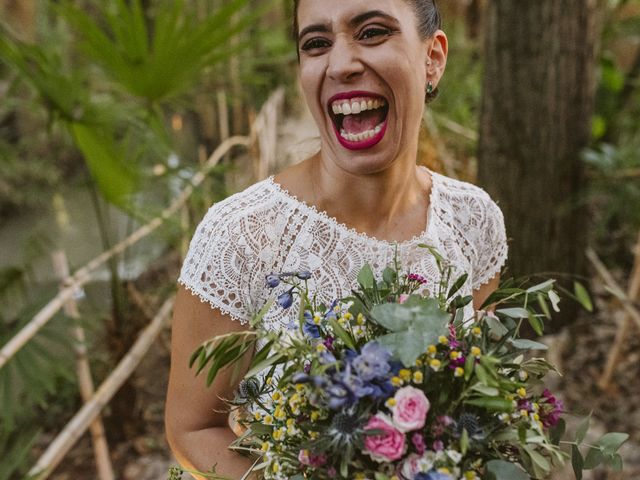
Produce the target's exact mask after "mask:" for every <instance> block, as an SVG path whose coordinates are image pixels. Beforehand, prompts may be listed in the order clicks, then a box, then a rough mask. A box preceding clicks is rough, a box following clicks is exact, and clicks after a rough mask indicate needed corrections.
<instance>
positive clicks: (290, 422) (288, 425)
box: [287, 418, 296, 427]
mask: <svg viewBox="0 0 640 480" xmlns="http://www.w3.org/2000/svg"><path fill="white" fill-rule="evenodd" d="M295 423H296V421H295V420H294V419H293V418H288V419H287V427H290V426H292V425H293V424H295Z"/></svg>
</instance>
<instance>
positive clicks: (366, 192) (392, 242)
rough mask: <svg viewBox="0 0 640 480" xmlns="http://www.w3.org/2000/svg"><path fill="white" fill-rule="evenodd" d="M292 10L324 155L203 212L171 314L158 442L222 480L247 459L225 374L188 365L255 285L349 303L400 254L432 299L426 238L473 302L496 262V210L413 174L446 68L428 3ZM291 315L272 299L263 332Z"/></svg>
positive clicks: (253, 298) (457, 188)
mask: <svg viewBox="0 0 640 480" xmlns="http://www.w3.org/2000/svg"><path fill="white" fill-rule="evenodd" d="M295 8H296V15H295V19H296V24H295V30H294V31H295V32H296V33H297V44H298V53H299V58H300V81H301V85H302V87H303V91H304V95H305V98H306V101H307V104H308V105H309V108H310V110H311V112H312V114H313V117H314V119H315V121H316V123H317V125H318V129H319V131H320V137H321V149H320V151H319V152H318V153H317V154H316V155H314V156H313V157H311V158H309V159H307V160H306V161H304V162H302V163H300V164H298V165H295V166H293V167H291V168H289V169H287V170H285V171H283V172H282V173H280V174H279V175H277V176H275V177H274V178H270V179H268V180H265V181H263V182H260V183H258V184H256V185H254V186H252V187H250V188H249V189H247V190H245V191H244V192H241V193H239V194H236V195H234V196H232V197H230V198H228V199H226V200H224V201H223V202H220V203H218V204H216V205H215V206H214V207H212V208H211V210H210V211H209V212H208V213H207V215H206V217H205V219H204V220H203V221H202V223H201V224H200V226H199V227H198V229H197V231H196V234H195V236H194V239H193V241H192V243H191V248H190V251H189V254H188V255H187V258H186V260H185V264H184V266H183V270H182V273H181V276H180V283H181V287H180V290H179V292H178V298H177V300H176V306H175V314H174V315H175V316H174V326H173V329H174V330H173V340H172V361H171V362H172V367H171V375H170V383H169V392H168V399H167V411H166V426H167V435H168V438H169V442H170V444H171V447H172V449H173V450H174V452H175V454H176V456H177V457H178V459H179V460H180V462H181V463H183V464H184V465H185V466H187V467H190V468H196V469H199V470H207V469H209V468H210V467H211V465H213V464H217V470H216V471H217V472H218V473H219V474H223V475H227V476H230V477H232V478H241V477H242V475H243V474H244V472H245V471H246V470H247V469H248V468H249V466H250V464H251V462H250V460H248V459H245V458H243V457H241V456H239V455H238V454H236V453H233V452H231V451H229V450H227V448H226V446H227V445H228V444H229V443H231V442H232V441H233V439H234V438H235V436H234V434H233V432H232V431H231V430H230V429H229V427H228V426H227V415H226V414H224V413H218V412H220V411H223V410H224V403H223V402H222V401H221V400H220V398H233V391H234V388H235V386H234V385H232V384H231V383H230V373H223V374H221V375H219V377H218V378H217V379H216V381H215V382H214V384H213V386H212V387H211V388H206V387H205V386H204V380H203V379H202V378H200V377H198V378H196V377H194V373H193V371H191V370H189V369H188V366H187V363H188V359H189V356H190V355H191V353H192V352H193V351H194V350H195V349H196V348H197V347H198V346H199V345H200V344H201V343H202V342H203V341H204V340H205V339H207V338H210V337H213V336H216V335H220V334H224V333H227V332H232V331H238V330H242V329H245V328H248V326H247V322H248V320H249V319H250V318H251V314H252V313H253V312H255V311H257V310H258V309H259V308H260V307H261V306H262V305H263V304H264V302H265V301H266V300H267V299H268V298H270V297H271V296H272V295H273V292H271V291H269V290H268V289H267V287H266V285H265V280H264V278H265V275H267V274H269V273H271V272H284V271H289V272H290V271H302V270H308V271H310V272H311V273H312V279H311V280H310V285H311V288H312V289H313V290H314V291H316V292H318V294H319V296H320V299H321V300H323V301H325V302H330V301H331V300H332V299H334V298H340V297H343V296H346V295H347V294H349V293H350V290H351V288H352V287H353V286H354V285H355V282H356V275H357V273H358V270H359V269H360V267H361V266H362V265H363V264H364V263H367V262H368V263H370V264H372V266H373V267H374V269H376V270H378V272H379V271H381V270H382V269H383V268H384V267H385V266H386V265H387V264H389V263H391V261H392V260H393V258H394V255H395V254H396V252H397V255H398V256H399V257H400V260H401V263H402V266H403V267H404V268H406V269H410V270H411V271H412V272H415V273H419V274H421V275H423V276H424V277H426V278H427V279H428V280H430V282H429V283H428V284H427V286H426V290H429V289H430V288H431V287H432V286H433V285H435V284H436V283H437V281H438V276H437V269H436V266H435V264H434V262H433V259H432V257H430V256H429V255H428V254H426V253H425V251H424V250H423V249H420V248H419V247H418V245H419V244H420V243H428V244H430V245H432V246H434V247H436V248H437V249H438V250H439V251H440V252H441V253H443V254H444V255H445V256H446V257H447V258H448V260H449V261H450V262H451V263H452V265H453V266H454V267H455V269H456V270H458V271H459V272H470V274H471V275H470V278H469V280H468V281H467V284H466V285H465V287H464V290H463V291H464V292H465V294H472V295H473V299H474V302H473V303H474V306H475V307H479V306H480V305H481V304H482V303H483V301H484V300H485V299H486V298H487V296H488V295H489V293H490V292H491V291H492V290H493V289H494V288H495V287H496V286H497V283H498V279H499V272H500V268H501V267H502V264H503V263H504V260H505V258H506V241H505V233H504V224H503V219H502V214H501V213H500V210H499V209H498V207H497V206H496V205H495V203H493V202H492V201H491V199H490V198H489V197H488V196H487V194H486V193H484V192H483V191H482V190H480V189H479V188H477V187H474V186H472V185H470V184H467V183H463V182H459V181H456V180H452V179H448V178H446V177H443V176H441V175H438V174H435V173H432V172H430V171H428V170H427V169H424V168H419V167H416V156H417V150H418V134H419V129H420V123H421V119H422V115H423V109H424V101H423V99H424V98H425V92H426V97H427V100H429V99H430V98H432V97H434V96H435V92H436V87H437V85H438V82H439V81H440V78H441V77H442V74H443V72H444V69H445V64H446V60H447V37H446V36H445V34H444V33H443V32H442V30H440V17H439V13H438V10H437V7H436V5H435V3H434V0H350V1H348V2H345V1H344V0H323V1H322V2H319V1H317V0H299V1H297V2H295ZM294 306H295V305H294ZM289 311H290V312H296V309H295V308H291V309H290V310H289ZM468 313H469V312H468ZM293 314H295V313H293ZM288 321H289V320H288V319H287V318H286V314H283V310H282V309H281V308H279V307H278V306H277V305H275V306H273V307H272V308H271V309H270V310H269V312H268V313H267V315H266V316H265V322H266V324H267V325H268V326H269V328H273V329H280V328H282V327H283V326H284V325H285V324H286V323H287V322H288ZM247 360H248V359H247ZM245 367H246V365H245Z"/></svg>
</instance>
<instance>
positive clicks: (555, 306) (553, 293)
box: [548, 290, 560, 312]
mask: <svg viewBox="0 0 640 480" xmlns="http://www.w3.org/2000/svg"><path fill="white" fill-rule="evenodd" d="M548 295H549V300H550V301H551V306H552V307H553V310H554V311H555V312H559V311H560V308H559V307H558V304H559V303H560V296H559V295H558V294H557V293H556V291H555V290H550V291H549V293H548Z"/></svg>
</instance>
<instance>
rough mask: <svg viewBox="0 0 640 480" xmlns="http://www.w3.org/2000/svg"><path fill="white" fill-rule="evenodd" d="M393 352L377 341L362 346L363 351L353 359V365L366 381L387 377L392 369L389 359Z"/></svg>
mask: <svg viewBox="0 0 640 480" xmlns="http://www.w3.org/2000/svg"><path fill="white" fill-rule="evenodd" d="M390 358H391V353H390V352H389V351H387V350H386V349H385V348H383V347H382V346H380V345H379V344H378V343H376V342H369V343H367V344H366V345H365V346H364V347H362V352H361V353H360V355H358V356H357V357H356V358H355V359H354V360H353V367H354V368H355V370H356V372H357V373H358V375H359V376H360V377H361V378H362V379H363V380H364V381H366V382H368V381H371V380H373V379H375V378H383V377H386V376H387V375H388V374H389V372H390V371H391V366H390V365H389V359H390Z"/></svg>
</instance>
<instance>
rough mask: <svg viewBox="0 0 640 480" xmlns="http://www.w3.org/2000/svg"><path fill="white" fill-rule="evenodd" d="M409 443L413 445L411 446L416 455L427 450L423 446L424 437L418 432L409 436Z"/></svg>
mask: <svg viewBox="0 0 640 480" xmlns="http://www.w3.org/2000/svg"><path fill="white" fill-rule="evenodd" d="M411 443H413V446H414V448H415V449H416V453H417V454H418V455H422V454H423V453H424V452H425V450H426V449H427V447H426V445H425V444H424V437H423V436H422V434H421V433H419V432H416V433H414V434H413V435H411Z"/></svg>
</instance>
